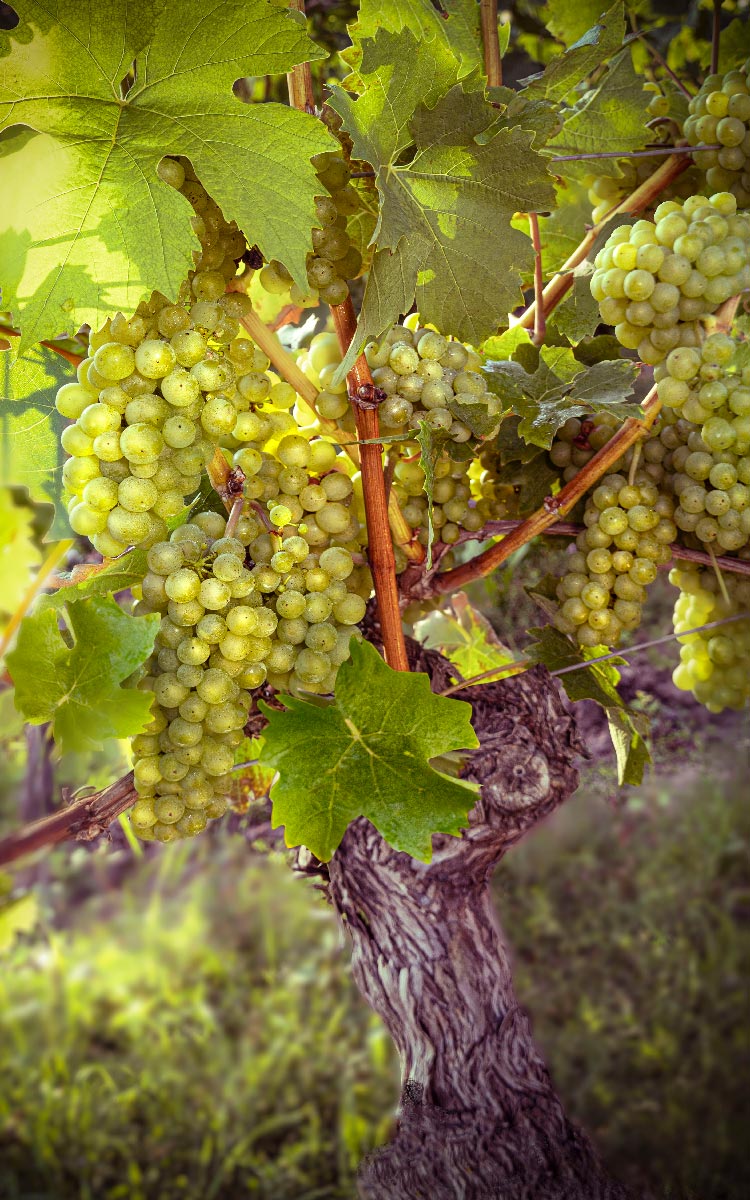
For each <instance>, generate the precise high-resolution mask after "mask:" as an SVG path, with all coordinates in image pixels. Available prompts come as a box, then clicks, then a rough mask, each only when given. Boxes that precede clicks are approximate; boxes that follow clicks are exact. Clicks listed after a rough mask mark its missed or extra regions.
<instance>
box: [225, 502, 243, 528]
mask: <svg viewBox="0 0 750 1200" xmlns="http://www.w3.org/2000/svg"><path fill="white" fill-rule="evenodd" d="M244 506H245V501H244V499H243V497H242V496H238V497H237V498H236V500H235V501H234V503H233V504H232V507H231V509H230V511H229V517H228V518H227V524H226V528H225V530H224V537H228V538H230V537H234V535H235V533H236V531H237V525H238V524H239V519H240V517H241V516H242V509H243V508H244Z"/></svg>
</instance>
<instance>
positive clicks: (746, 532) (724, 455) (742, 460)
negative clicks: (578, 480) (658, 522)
mask: <svg viewBox="0 0 750 1200" xmlns="http://www.w3.org/2000/svg"><path fill="white" fill-rule="evenodd" d="M734 351H735V343H734V342H733V341H732V339H731V338H730V337H728V336H727V335H725V334H721V333H716V334H711V335H710V336H709V337H707V338H706V340H705V341H704V342H703V344H702V346H701V348H700V350H698V349H688V348H683V349H679V350H674V351H672V353H671V354H670V355H669V356H668V358H667V360H666V362H665V363H664V364H662V365H661V366H660V367H659V368H658V369H657V377H658V379H659V382H658V384H657V387H658V391H659V396H660V398H661V400H662V402H663V404H664V405H665V410H666V411H667V412H668V413H671V416H672V421H673V425H672V427H671V428H672V431H673V432H672V437H673V438H675V437H677V438H679V444H678V445H676V446H674V448H673V449H672V451H671V454H670V458H669V462H668V466H669V482H670V485H671V488H672V491H673V492H674V494H675V496H676V497H677V498H678V500H679V505H678V508H677V509H676V511H675V521H676V523H677V525H678V527H679V528H680V529H681V530H682V531H683V533H685V534H687V535H692V536H694V539H695V545H696V546H697V547H699V548H704V547H707V546H711V545H712V544H715V545H717V546H718V547H719V549H720V551H721V552H724V553H735V552H738V551H742V550H744V547H746V546H747V545H748V544H749V543H750V371H748V370H747V368H745V369H734V370H733V369H732V358H733V355H734ZM686 540H687V542H688V544H693V543H691V540H690V537H688V538H687V539H686Z"/></svg>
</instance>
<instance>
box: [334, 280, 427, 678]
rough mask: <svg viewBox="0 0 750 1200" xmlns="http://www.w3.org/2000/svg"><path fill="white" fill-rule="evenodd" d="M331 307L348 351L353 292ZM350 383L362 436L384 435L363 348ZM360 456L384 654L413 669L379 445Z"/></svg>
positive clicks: (388, 659) (391, 662)
mask: <svg viewBox="0 0 750 1200" xmlns="http://www.w3.org/2000/svg"><path fill="white" fill-rule="evenodd" d="M331 313H332V315H333V323H334V326H335V329H336V335H337V337H338V339H339V346H340V347H341V353H342V355H345V354H346V353H347V351H348V349H349V346H350V343H351V341H352V339H353V337H354V336H355V333H356V329H357V318H356V316H355V313H354V306H353V304H352V299H351V296H348V297H347V298H346V300H345V302H344V303H343V304H335V305H332V307H331ZM347 386H348V389H349V398H350V400H351V403H352V407H353V409H354V417H355V421H356V424H357V436H358V437H359V438H360V440H362V441H367V440H369V439H371V438H377V437H379V435H380V422H379V420H378V410H377V406H371V405H370V404H368V403H365V402H363V400H364V397H366V396H367V395H368V393H370V392H372V391H373V390H374V384H373V382H372V375H371V373H370V368H369V366H368V363H367V359H366V358H365V356H364V354H360V355H359V357H358V358H357V360H356V361H355V363H354V366H353V367H352V369H351V371H350V372H349V374H348V375H347ZM360 461H361V468H362V490H363V493H364V500H365V514H366V518H367V538H368V557H369V559H370V569H371V570H372V576H373V580H374V583H375V596H376V599H377V604H378V616H379V618H380V629H381V633H382V637H383V649H384V651H385V659H386V662H387V663H388V665H389V666H390V667H393V668H394V670H396V671H408V670H409V662H408V659H407V657H406V643H405V642H404V631H403V628H402V625H401V613H400V610H399V601H398V588H397V586H396V564H395V560H394V557H393V543H392V541H391V530H390V525H389V521H388V501H387V499H386V494H385V476H384V473H383V458H382V451H381V448H380V446H376V445H363V446H361V447H360ZM391 494H392V495H393V494H394V493H393V492H392V493H391Z"/></svg>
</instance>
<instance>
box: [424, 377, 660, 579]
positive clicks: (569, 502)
mask: <svg viewBox="0 0 750 1200" xmlns="http://www.w3.org/2000/svg"><path fill="white" fill-rule="evenodd" d="M642 407H643V417H642V419H641V420H636V419H635V418H634V417H631V418H630V419H629V420H627V421H625V423H624V424H623V426H622V428H621V429H619V430H618V432H617V433H616V434H615V435H614V437H613V438H611V439H610V440H609V441H608V442H607V444H606V445H605V446H602V448H601V450H599V451H598V452H597V453H596V454H595V455H594V457H593V458H591V459H589V461H588V462H587V463H586V465H585V467H583V468H582V470H580V471H579V472H578V474H577V475H576V476H575V478H574V479H571V481H570V483H567V484H566V485H565V487H564V488H562V489H561V490H560V492H559V493H558V494H557V496H555V497H551V496H548V497H547V500H546V501H545V503H544V504H543V505H542V506H541V508H538V509H537V511H536V512H535V513H532V515H531V516H530V517H527V518H526V520H525V521H522V522H521V524H520V525H519V526H518V527H517V528H516V529H515V530H514V531H513V533H510V534H509V535H508V536H507V537H505V538H503V540H502V541H501V542H498V543H497V544H496V545H494V546H490V547H488V549H487V550H485V551H483V552H482V554H478V555H477V557H476V558H472V559H471V561H470V562H467V563H464V564H463V565H462V566H460V567H455V568H454V569H453V570H452V571H446V572H445V573H444V574H443V575H440V576H438V578H437V579H436V580H435V588H436V590H437V591H438V592H453V591H456V590H457V589H458V588H461V587H464V586H465V585H466V584H467V583H471V581H472V580H473V579H481V578H483V577H484V576H485V575H489V574H490V573H491V572H492V571H494V570H495V568H496V567H499V566H500V564H501V563H504V562H505V560H506V559H507V558H509V557H510V555H511V554H513V552H514V551H515V550H519V549H520V548H521V546H525V545H526V543H527V542H530V541H531V539H532V538H535V537H538V536H539V534H540V533H544V532H545V530H547V529H548V528H549V527H550V525H554V524H555V522H556V520H557V519H558V517H561V516H564V515H565V513H568V512H570V510H571V508H573V506H574V504H576V502H577V501H578V500H580V498H581V496H583V495H585V494H586V492H588V491H589V489H590V488H591V487H593V485H594V484H595V483H596V481H597V479H600V478H601V476H602V475H603V474H604V473H605V471H606V470H607V469H608V468H609V467H610V466H611V465H612V463H614V462H617V459H618V458H620V457H621V456H622V455H623V454H624V453H625V451H626V450H627V449H628V448H629V447H630V446H632V445H633V444H634V442H637V441H638V439H639V438H640V437H642V436H643V434H644V433H646V432H647V431H648V430H649V429H650V428H651V426H652V425H653V423H654V421H655V420H656V417H657V416H658V413H659V410H660V408H661V402H660V400H659V399H658V397H657V395H656V388H655V387H653V388H652V389H651V391H650V392H649V393H648V395H647V396H646V398H645V400H644V401H643V405H642Z"/></svg>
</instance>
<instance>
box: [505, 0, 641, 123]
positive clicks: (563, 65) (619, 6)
mask: <svg viewBox="0 0 750 1200" xmlns="http://www.w3.org/2000/svg"><path fill="white" fill-rule="evenodd" d="M624 31H625V7H624V5H623V3H622V0H615V3H614V4H613V5H612V7H611V8H608V9H607V11H606V12H605V13H603V14H602V16H601V17H599V20H598V22H597V24H596V25H593V26H592V27H591V29H588V30H587V31H586V32H585V33H584V34H583V35H582V36H581V37H580V38H579V39H578V41H577V42H574V44H573V45H572V46H569V47H568V49H567V50H566V51H564V53H563V54H558V55H557V57H555V58H553V59H552V61H551V62H550V63H548V64H547V66H546V68H545V69H544V71H543V72H542V73H541V74H540V75H535V76H533V77H532V78H530V79H524V80H522V81H521V82H522V83H525V84H526V85H527V86H526V87H525V88H524V89H523V91H522V92H521V95H522V96H524V97H525V98H528V99H529V100H563V99H564V98H565V97H566V96H567V95H568V93H569V92H570V91H571V90H572V89H573V88H574V87H576V85H577V84H579V83H580V82H581V80H582V79H585V78H586V76H587V75H590V74H591V72H592V71H594V70H595V68H596V67H599V66H601V64H602V63H603V62H606V60H607V59H608V58H610V57H611V55H613V54H614V53H615V51H617V50H619V48H620V46H621V44H622V36H623V33H624Z"/></svg>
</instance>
